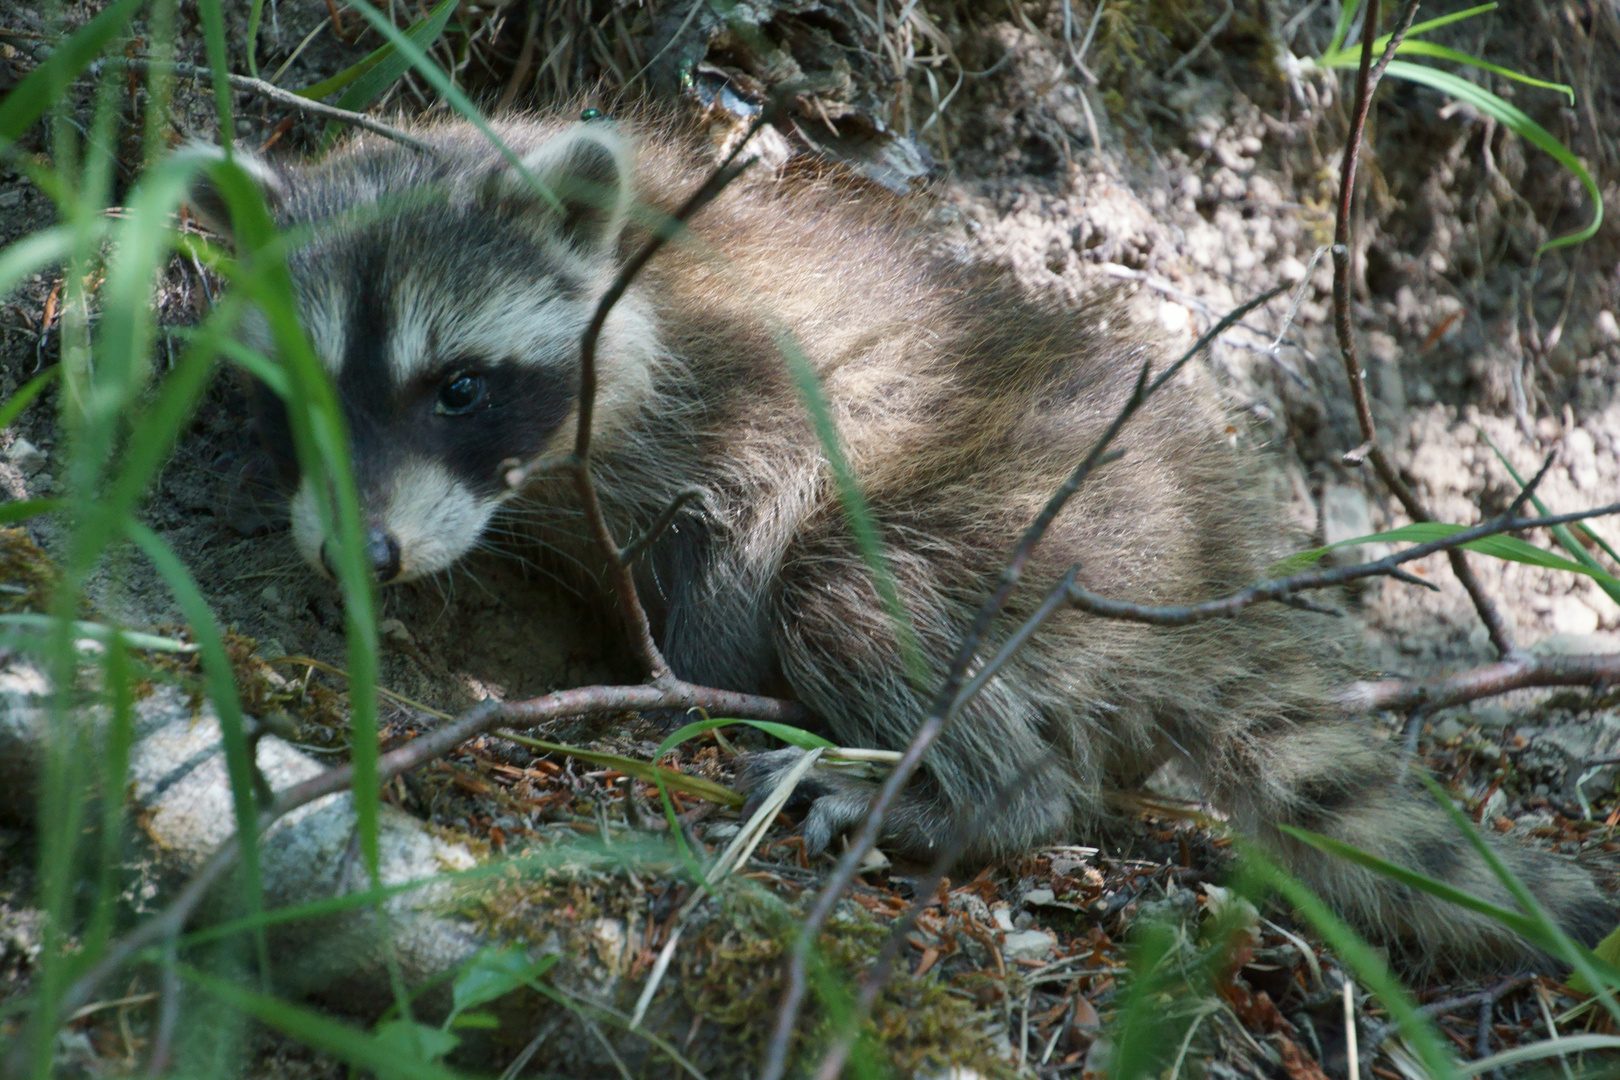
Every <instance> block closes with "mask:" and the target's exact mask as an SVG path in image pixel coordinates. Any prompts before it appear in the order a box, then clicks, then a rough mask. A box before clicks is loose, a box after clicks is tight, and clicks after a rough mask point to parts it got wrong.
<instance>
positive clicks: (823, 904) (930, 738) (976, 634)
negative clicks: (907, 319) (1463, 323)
mask: <svg viewBox="0 0 1620 1080" xmlns="http://www.w3.org/2000/svg"><path fill="white" fill-rule="evenodd" d="M1286 289H1287V286H1286V285H1282V286H1279V287H1277V288H1275V289H1272V290H1270V291H1269V292H1266V293H1264V294H1262V295H1261V296H1258V297H1256V298H1255V299H1253V300H1251V301H1249V302H1248V303H1246V304H1243V305H1241V306H1240V307H1238V308H1236V309H1234V310H1233V311H1231V312H1230V313H1228V314H1227V315H1226V316H1225V317H1224V318H1222V319H1221V320H1220V321H1219V322H1217V323H1216V324H1215V325H1214V326H1212V327H1210V328H1209V330H1208V331H1206V332H1205V333H1204V334H1203V336H1202V337H1200V338H1199V339H1198V340H1197V341H1196V342H1194V343H1193V346H1192V348H1190V349H1188V350H1187V351H1186V353H1184V354H1183V355H1182V356H1181V358H1180V359H1178V360H1177V361H1176V362H1175V363H1173V364H1171V365H1170V366H1169V367H1168V368H1166V369H1165V370H1164V372H1163V373H1162V374H1160V375H1159V377H1158V378H1156V379H1154V380H1153V381H1152V382H1151V383H1149V382H1148V376H1149V374H1150V365H1146V364H1144V365H1143V367H1142V371H1141V373H1140V374H1139V375H1138V376H1137V380H1136V385H1135V387H1134V388H1133V389H1132V391H1131V396H1130V397H1129V399H1127V401H1126V402H1125V404H1124V405H1123V406H1122V407H1121V408H1120V411H1119V414H1118V415H1117V416H1115V417H1114V420H1113V422H1112V423H1110V424H1109V425H1108V428H1107V430H1105V431H1104V432H1103V434H1102V435H1101V436H1100V437H1099V438H1098V439H1097V441H1096V443H1095V444H1094V445H1093V446H1092V448H1091V450H1090V451H1089V452H1088V453H1087V454H1086V456H1085V458H1084V459H1083V460H1081V462H1080V464H1079V465H1077V466H1076V467H1075V470H1074V472H1073V473H1071V474H1070V475H1069V478H1068V480H1066V481H1064V483H1063V485H1062V486H1061V487H1060V488H1058V490H1057V491H1055V492H1054V493H1053V494H1052V497H1051V498H1050V499H1048V500H1047V503H1046V505H1045V506H1044V507H1043V508H1042V509H1041V512H1040V513H1039V514H1038V515H1036V517H1035V520H1034V521H1032V522H1031V523H1030V525H1029V527H1028V528H1027V529H1025V530H1024V535H1023V536H1022V537H1021V538H1020V539H1019V541H1018V543H1017V544H1016V545H1015V546H1014V547H1013V550H1012V554H1011V556H1010V557H1009V558H1008V560H1007V563H1006V565H1005V566H1004V567H1003V569H1002V571H1001V576H1000V578H999V580H998V581H997V584H996V588H995V590H994V591H993V592H992V593H991V594H990V597H989V598H988V599H987V600H985V602H984V603H983V604H982V605H981V606H980V608H979V611H978V614H976V615H975V616H974V619H973V622H972V624H970V625H969V627H968V630H967V632H966V633H965V634H964V635H963V636H962V643H961V645H960V646H959V647H958V648H957V651H956V656H955V657H954V659H953V660H952V661H951V666H950V669H949V672H948V673H947V675H946V677H945V680H944V683H943V684H942V685H941V687H940V690H939V693H938V695H936V696H935V698H934V702H933V705H932V706H931V707H930V709H929V711H928V715H927V716H926V717H924V718H923V720H922V722H921V723H920V724H918V726H917V729H916V731H914V732H913V733H912V736H911V742H910V744H909V745H907V747H906V749H905V752H904V754H902V755H901V758H900V761H899V763H898V764H897V765H896V766H895V767H894V770H893V771H892V772H891V773H890V774H889V776H888V779H887V780H885V781H884V784H883V787H882V788H881V789H880V790H879V792H878V795H877V798H876V799H874V800H873V802H872V808H871V809H870V810H868V811H867V814H866V817H865V818H864V819H863V820H862V822H861V830H860V832H859V833H858V834H857V835H856V837H855V839H854V840H853V841H851V843H850V845H849V847H848V848H847V849H846V850H845V852H844V855H843V857H842V858H840V859H839V861H838V865H837V867H836V868H834V870H833V872H832V874H831V876H830V877H829V878H828V880H827V883H826V885H824V886H823V887H822V890H821V892H820V893H819V894H818V895H817V896H816V902H815V905H814V906H813V907H812V908H811V909H810V913H809V915H808V916H806V918H805V921H804V927H803V928H802V929H801V930H800V931H799V937H798V940H797V941H795V942H794V945H793V955H792V959H791V961H790V963H789V965H788V981H787V989H786V991H785V992H784V993H783V995H782V1002H781V1004H780V1005H779V1006H778V1007H777V1013H776V1026H775V1028H774V1029H773V1031H772V1032H771V1042H770V1048H769V1054H768V1056H767V1058H766V1062H765V1068H764V1070H763V1071H762V1072H761V1074H760V1075H761V1077H762V1080H781V1078H782V1076H783V1075H784V1073H785V1072H786V1071H787V1055H788V1046H789V1044H790V1043H791V1041H792V1038H793V1030H794V1028H795V1026H796V1025H797V1023H798V1018H799V1012H800V1010H801V1009H802V1008H803V1007H804V996H805V993H806V991H807V989H808V971H809V962H810V953H811V950H812V949H813V948H814V947H815V941H816V937H817V935H818V934H820V932H821V928H822V927H823V926H824V925H826V922H827V918H828V916H830V915H831V914H832V911H833V908H834V906H836V904H837V903H838V898H839V897H840V896H842V895H843V893H844V890H845V889H847V888H848V887H849V885H850V883H851V882H852V881H854V879H855V875H856V873H857V872H858V871H859V869H860V866H861V863H862V862H863V861H864V860H865V859H866V856H867V854H868V853H870V852H871V851H872V849H873V848H874V847H876V846H877V841H878V838H879V837H880V836H881V835H882V833H883V821H884V818H885V816H886V815H887V814H888V811H889V808H890V807H891V806H893V805H894V801H895V799H896V798H897V797H898V796H899V794H900V792H901V790H902V789H904V787H905V786H906V784H907V783H908V782H909V781H910V780H911V777H912V776H913V775H914V774H915V773H916V771H917V767H918V765H920V764H921V763H922V759H923V755H924V754H926V753H927V752H928V750H929V748H930V747H931V746H933V744H934V742H935V740H937V739H938V738H939V734H940V732H941V731H942V730H943V729H944V727H945V723H946V722H947V721H948V720H949V719H951V718H952V717H954V716H955V715H956V714H957V713H958V712H960V711H961V709H962V707H963V706H964V705H966V704H967V703H968V701H970V700H971V697H970V696H969V695H967V694H964V693H962V684H963V681H964V679H965V678H966V676H967V671H968V668H969V667H970V666H971V665H972V663H973V660H974V658H975V657H977V656H978V653H979V645H980V643H981V642H982V641H983V639H984V635H985V633H986V632H987V631H988V630H989V628H990V624H991V623H992V622H993V621H994V620H995V618H996V616H997V615H998V614H1000V612H1001V609H1002V608H1003V607H1004V606H1005V605H1006V603H1007V600H1008V598H1009V597H1011V595H1012V593H1013V590H1014V589H1015V588H1016V587H1017V586H1018V582H1019V579H1020V578H1021V577H1022V575H1023V570H1024V566H1025V565H1026V564H1027V563H1028V561H1029V559H1030V556H1031V555H1033V554H1034V551H1035V548H1036V547H1037V546H1038V545H1039V544H1040V542H1041V538H1042V537H1044V536H1045V535H1046V531H1047V530H1048V529H1049V528H1051V525H1052V522H1053V521H1054V520H1056V518H1057V516H1058V514H1059V513H1060V512H1061V511H1062V510H1063V507H1064V505H1065V504H1067V503H1068V501H1069V499H1070V498H1071V497H1072V496H1073V495H1074V493H1075V492H1077V491H1079V490H1080V487H1081V485H1082V484H1084V483H1085V481H1086V478H1087V477H1088V476H1090V475H1091V472H1092V470H1093V469H1095V468H1096V467H1097V466H1099V465H1101V464H1104V463H1106V462H1107V461H1110V460H1112V459H1113V458H1112V456H1111V455H1110V454H1109V452H1108V446H1109V444H1110V443H1111V442H1113V440H1114V438H1115V436H1117V435H1118V434H1119V432H1120V429H1122V428H1123V427H1124V426H1125V424H1126V422H1127V421H1129V420H1130V419H1131V417H1133V416H1135V415H1136V412H1137V411H1138V410H1139V409H1140V408H1141V407H1142V405H1143V403H1144V402H1146V401H1147V399H1148V398H1150V397H1152V396H1153V394H1154V393H1156V392H1157V391H1158V390H1159V389H1160V388H1161V387H1162V386H1164V384H1165V383H1166V382H1167V381H1168V380H1170V379H1171V378H1173V377H1174V376H1175V374H1176V372H1178V371H1180V370H1181V368H1182V367H1183V366H1184V365H1186V363H1187V362H1188V361H1189V360H1191V359H1192V358H1193V357H1194V356H1196V355H1197V354H1198V353H1199V352H1200V351H1202V350H1203V349H1204V347H1205V346H1207V345H1208V344H1209V343H1210V342H1211V341H1213V340H1214V339H1215V338H1216V337H1218V336H1220V335H1221V334H1222V333H1224V332H1225V331H1226V329H1227V327H1229V326H1231V325H1232V324H1233V323H1235V322H1237V321H1238V320H1239V319H1241V318H1243V316H1245V315H1247V314H1248V313H1249V312H1250V311H1253V310H1254V309H1255V308H1257V307H1259V306H1260V305H1262V304H1264V303H1266V302H1267V301H1268V300H1270V299H1272V298H1273V297H1275V296H1277V295H1279V294H1281V293H1282V292H1283V291H1284V290H1286Z"/></svg>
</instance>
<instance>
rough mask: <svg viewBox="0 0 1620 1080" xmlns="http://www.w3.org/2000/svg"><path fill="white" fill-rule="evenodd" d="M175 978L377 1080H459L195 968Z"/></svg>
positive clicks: (439, 1068)
mask: <svg viewBox="0 0 1620 1080" xmlns="http://www.w3.org/2000/svg"><path fill="white" fill-rule="evenodd" d="M175 970H176V971H177V972H178V974H179V975H180V977H181V978H182V979H184V980H185V981H186V982H188V983H190V984H191V985H193V986H195V987H197V988H198V989H200V990H202V991H203V992H205V993H207V994H209V995H211V996H213V997H215V998H217V999H219V1000H220V1001H222V1002H224V1003H225V1004H226V1005H229V1006H230V1007H231V1008H233V1009H236V1010H238V1011H240V1012H243V1013H246V1014H247V1015H249V1016H252V1017H255V1018H256V1019H258V1020H260V1021H262V1022H263V1023H265V1024H267V1025H268V1026H270V1027H273V1028H275V1029H276V1030H278V1031H282V1032H285V1033H286V1034H288V1035H291V1036H292V1037H293V1038H295V1039H297V1040H298V1041H299V1042H301V1043H303V1044H304V1045H306V1046H309V1047H311V1048H313V1049H316V1050H320V1051H323V1052H325V1053H328V1054H331V1055H332V1056H333V1057H335V1058H337V1059H338V1060H339V1061H342V1062H345V1063H347V1064H349V1065H352V1066H354V1067H355V1068H358V1069H364V1070H366V1071H368V1072H373V1073H376V1074H377V1075H378V1076H379V1077H381V1078H382V1080H459V1074H457V1073H455V1072H452V1071H451V1070H450V1069H447V1068H445V1067H444V1066H443V1065H440V1064H437V1063H435V1062H431V1061H424V1060H422V1059H420V1058H415V1057H410V1056H407V1055H403V1054H400V1053H399V1052H398V1049H397V1047H395V1046H393V1045H391V1044H390V1043H387V1042H384V1041H383V1040H382V1039H380V1038H378V1037H377V1036H375V1035H368V1034H367V1033H365V1032H364V1031H360V1030H358V1029H356V1028H352V1027H349V1026H348V1025H347V1024H340V1023H338V1022H337V1021H336V1020H331V1019H328V1018H327V1017H325V1016H321V1015H318V1014H316V1013H313V1012H310V1011H308V1010H307V1009H301V1008H299V1007H298V1006H296V1005H289V1004H288V1003H287V1002H285V1001H282V1000H281V999H280V998H275V997H271V996H270V995H269V994H261V993H258V992H256V991H253V990H248V989H245V988H244V987H241V986H238V985H236V984H235V983H233V982H229V981H227V980H225V979H219V978H215V977H214V976H212V975H207V974H204V973H203V972H201V971H197V970H196V969H194V968H189V967H185V966H183V965H177V966H176V969H175Z"/></svg>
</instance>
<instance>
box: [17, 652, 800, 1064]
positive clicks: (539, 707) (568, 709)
mask: <svg viewBox="0 0 1620 1080" xmlns="http://www.w3.org/2000/svg"><path fill="white" fill-rule="evenodd" d="M691 708H700V709H704V710H706V711H707V712H709V713H712V714H714V715H718V716H738V717H746V718H748V719H754V720H772V721H776V722H778V723H785V724H800V725H802V724H804V723H806V722H807V721H808V719H809V713H808V712H807V710H806V709H805V708H804V707H803V706H801V705H798V704H796V703H794V702H790V701H781V700H778V699H776V698H766V697H755V696H754V695H752V694H739V693H734V692H732V691H730V690H716V689H712V688H710V687H704V686H696V685H693V684H691V683H685V682H678V681H676V682H672V683H671V684H669V685H667V686H651V685H646V684H643V685H640V686H588V687H584V688H582V689H578V690H562V691H559V692H557V693H555V694H547V695H546V696H545V697H539V698H533V699H531V700H528V701H518V702H499V701H493V700H487V701H483V702H480V703H479V704H477V705H475V706H473V708H471V709H470V710H468V711H467V712H466V713H464V714H463V715H462V716H461V717H460V718H459V719H458V720H456V721H455V722H454V723H452V724H448V725H446V726H445V727H442V728H439V729H438V730H437V731H433V732H430V733H428V734H426V735H423V736H421V737H420V738H417V739H413V740H412V741H411V742H408V743H406V744H405V745H404V746H401V747H399V748H397V749H395V750H390V751H389V752H388V753H386V754H383V755H381V756H380V757H379V758H378V760H377V779H378V782H379V783H386V782H388V781H389V780H392V779H393V778H394V777H396V776H398V775H400V774H401V773H405V772H409V771H410V770H412V769H414V768H417V767H418V766H421V765H424V764H426V763H428V762H429V761H433V760H435V759H437V758H440V757H443V756H444V755H445V754H448V753H449V752H450V751H452V750H454V749H455V748H456V747H458V746H460V745H461V744H462V743H464V742H467V741H468V740H469V739H473V738H476V737H477V736H479V735H482V734H484V733H486V732H488V731H491V730H492V729H494V728H497V727H500V726H502V725H507V724H511V725H522V726H526V727H533V726H535V725H537V724H542V723H546V722H548V721H553V720H562V719H566V718H569V717H575V716H586V715H590V714H593V713H616V712H633V711H637V710H644V709H681V710H685V709H691ZM353 782H354V769H353V766H352V765H341V766H338V767H337V768H334V769H328V770H327V771H326V772H323V773H320V774H319V775H316V776H312V777H310V778H309V779H308V780H305V781H304V782H303V783H301V784H295V785H293V786H292V787H290V788H287V789H285V790H283V791H281V792H280V793H279V794H277V796H276V800H275V803H274V804H273V805H272V806H271V807H270V808H269V809H267V810H265V811H264V812H262V813H261V814H260V815H259V820H258V828H259V831H260V832H263V831H264V830H265V829H267V828H269V827H270V825H271V824H273V823H274V822H276V821H277V820H278V819H280V818H282V817H284V816H285V815H287V814H289V813H291V812H292V811H294V810H296V809H298V808H299V807H301V806H305V805H307V804H309V803H312V802H314V801H315V800H316V799H320V798H324V797H325V796H327V795H333V794H337V793H339V792H344V791H348V790H350V788H351V787H352V786H353ZM238 853H239V847H238V842H237V838H236V837H235V836H232V837H231V838H230V839H229V840H226V841H225V842H224V843H222V844H221V845H220V846H219V847H218V849H216V850H215V851H214V853H213V854H212V855H211V856H209V858H208V861H207V862H206V863H204V864H203V867H202V868H201V869H200V870H198V871H197V872H196V873H195V874H193V875H192V877H191V880H190V881H188V882H187V883H186V885H185V887H184V888H183V889H181V891H180V893H179V895H177V896H176V897H175V898H174V899H173V900H172V901H170V902H169V905H168V906H167V907H166V908H164V909H163V910H162V911H161V912H159V913H158V914H157V915H155V916H153V917H152V918H150V919H148V920H147V921H146V922H144V923H142V924H140V925H139V926H137V927H136V928H135V929H134V930H132V931H130V933H128V934H126V935H125V936H124V937H123V938H121V939H119V940H118V941H116V942H113V943H112V945H111V946H110V947H109V948H108V949H107V951H106V953H105V954H104V955H103V956H102V958H101V960H100V961H99V962H97V964H96V965H95V966H94V967H93V968H91V969H90V970H89V971H88V972H86V973H85V974H84V975H83V976H81V977H80V978H79V979H78V980H76V981H75V982H74V983H73V984H72V985H71V986H69V987H68V989H67V991H66V992H65V993H64V994H63V995H62V999H61V1002H60V1003H59V1005H58V1008H57V1012H58V1014H59V1015H66V1014H71V1013H72V1012H74V1011H75V1010H76V1009H79V1008H80V1007H82V1006H83V1005H84V1004H85V1003H87V1002H88V1001H90V1000H91V999H92V998H93V997H94V995H95V993H96V991H97V988H98V987H100V985H101V984H102V983H103V982H105V981H106V980H107V979H108V978H109V977H110V976H112V975H113V974H114V973H115V972H116V971H118V970H119V969H120V968H122V967H123V966H124V965H125V964H127V963H128V962H129V961H130V960H132V959H133V958H134V957H135V956H136V955H138V954H139V953H141V952H143V951H144V950H146V949H147V948H149V947H151V946H152V945H155V944H157V943H158V942H161V941H164V940H168V939H172V938H174V937H176V936H178V935H179V933H180V932H181V931H182V930H183V929H184V928H185V925H186V923H187V922H188V921H189V919H190V918H191V915H192V914H193V913H194V912H195V911H196V909H197V907H198V905H199V904H201V903H202V901H203V899H204V898H205V897H207V896H208V894H209V893H210V892H211V891H212V889H213V888H214V886H215V885H216V884H217V883H218V882H219V880H220V879H221V878H222V877H223V876H224V875H225V874H227V873H228V872H229V871H230V869H231V867H232V866H234V865H235V863H236V857H237V855H238ZM15 1045H16V1046H17V1047H18V1048H19V1052H23V1053H25V1052H26V1048H27V1047H29V1046H31V1045H32V1043H31V1042H30V1041H29V1040H28V1039H27V1038H23V1039H20V1040H19V1041H18V1042H17V1043H16V1044H15ZM23 1061H24V1059H23V1058H15V1059H14V1058H8V1059H7V1060H6V1061H5V1069H4V1072H5V1075H8V1076H13V1075H23V1074H24V1073H25V1072H26V1068H25V1067H24V1066H23ZM19 1070H21V1071H19Z"/></svg>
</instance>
